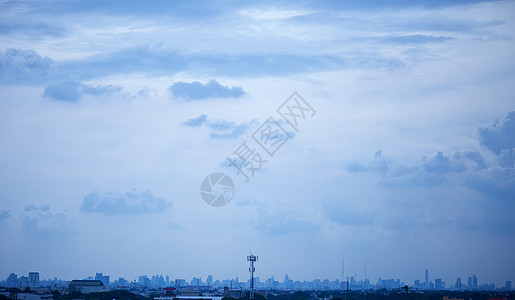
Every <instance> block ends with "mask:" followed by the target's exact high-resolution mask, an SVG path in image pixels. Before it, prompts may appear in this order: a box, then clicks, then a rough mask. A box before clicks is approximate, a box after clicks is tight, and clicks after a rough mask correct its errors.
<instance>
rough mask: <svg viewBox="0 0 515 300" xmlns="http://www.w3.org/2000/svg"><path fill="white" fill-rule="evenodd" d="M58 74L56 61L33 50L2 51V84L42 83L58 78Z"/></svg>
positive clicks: (0, 66)
mask: <svg viewBox="0 0 515 300" xmlns="http://www.w3.org/2000/svg"><path fill="white" fill-rule="evenodd" d="M57 74H58V71H57V65H56V63H55V62H54V61H53V60H52V59H50V58H48V57H41V56H40V55H39V54H38V53H37V52H35V51H33V50H20V49H7V50H5V51H4V52H1V51H0V84H11V83H25V84H34V83H42V82H46V81H48V80H49V79H51V78H56V77H57Z"/></svg>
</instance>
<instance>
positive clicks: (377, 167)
mask: <svg viewBox="0 0 515 300" xmlns="http://www.w3.org/2000/svg"><path fill="white" fill-rule="evenodd" d="M389 163H390V160H388V159H386V158H384V157H383V152H382V151H381V150H378V151H376V153H375V154H374V161H373V162H372V163H370V164H369V165H368V166H365V165H363V164H360V163H359V162H356V161H353V162H351V163H349V164H348V165H346V166H345V169H346V170H347V171H349V172H352V173H356V172H367V171H375V172H380V173H384V172H386V171H388V164H389Z"/></svg>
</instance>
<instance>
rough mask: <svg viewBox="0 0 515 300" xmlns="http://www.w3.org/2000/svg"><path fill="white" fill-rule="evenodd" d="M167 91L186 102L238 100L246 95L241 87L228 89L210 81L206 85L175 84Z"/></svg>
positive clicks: (214, 81)
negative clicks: (220, 99)
mask: <svg viewBox="0 0 515 300" xmlns="http://www.w3.org/2000/svg"><path fill="white" fill-rule="evenodd" d="M168 90H169V91H170V92H171V93H172V94H173V95H174V96H175V97H179V98H183V99H186V100H200V99H209V98H240V97H243V96H244V95H246V94H247V93H246V92H245V91H244V90H243V88H242V87H237V86H233V87H230V88H229V87H228V86H223V85H221V84H220V83H218V82H217V81H216V80H214V79H213V80H210V81H209V82H208V83H206V84H202V83H200V82H198V81H194V82H191V83H188V82H182V81H179V82H175V83H174V84H172V85H171V86H170V87H169V88H168Z"/></svg>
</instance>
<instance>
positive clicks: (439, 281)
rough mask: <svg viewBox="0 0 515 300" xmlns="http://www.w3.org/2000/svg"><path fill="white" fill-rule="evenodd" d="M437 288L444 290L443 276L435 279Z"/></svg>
mask: <svg viewBox="0 0 515 300" xmlns="http://www.w3.org/2000/svg"><path fill="white" fill-rule="evenodd" d="M435 290H437V291H439V290H442V279H441V278H436V279H435Z"/></svg>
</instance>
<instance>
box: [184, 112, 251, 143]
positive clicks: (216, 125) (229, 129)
mask: <svg viewBox="0 0 515 300" xmlns="http://www.w3.org/2000/svg"><path fill="white" fill-rule="evenodd" d="M182 124H183V125H185V126H188V127H201V126H206V127H208V128H209V129H210V130H211V133H210V134H209V136H210V137H212V138H215V139H234V138H238V137H240V136H242V135H243V134H245V132H247V130H248V129H250V128H253V127H255V126H257V125H258V122H257V120H255V119H254V120H252V121H250V122H243V123H239V124H238V123H236V122H230V121H225V120H219V119H217V120H212V119H210V118H209V116H207V115H205V114H201V115H200V116H198V117H197V118H193V119H188V120H186V121H184V122H182Z"/></svg>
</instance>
